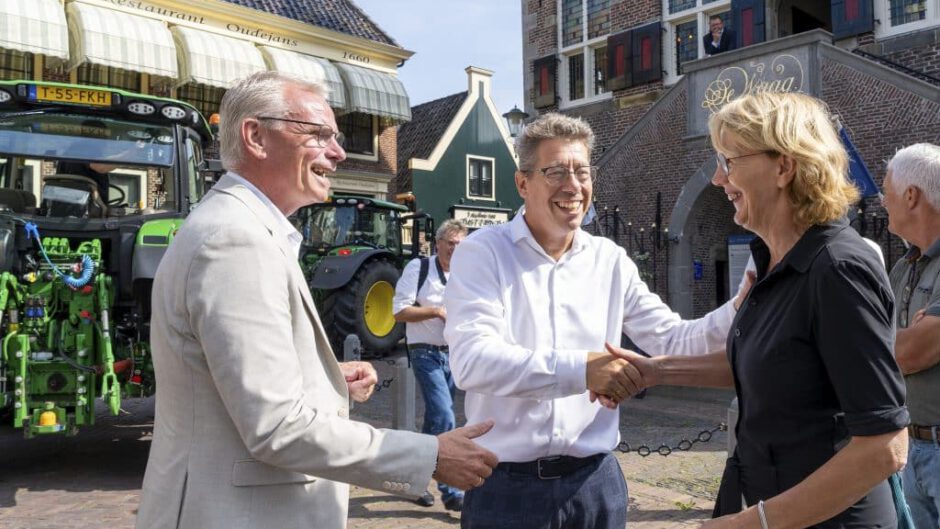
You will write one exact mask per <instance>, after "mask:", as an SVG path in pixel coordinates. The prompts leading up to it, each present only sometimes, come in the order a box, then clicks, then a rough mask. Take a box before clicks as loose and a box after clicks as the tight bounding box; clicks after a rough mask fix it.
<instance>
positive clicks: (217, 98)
mask: <svg viewBox="0 0 940 529" xmlns="http://www.w3.org/2000/svg"><path fill="white" fill-rule="evenodd" d="M223 95H225V89H224V88H218V87H215V86H208V85H204V84H196V83H189V84H184V85H183V86H181V87H179V88H178V89H177V90H176V98H177V99H179V100H180V101H185V102H187V103H189V104H190V105H192V106H194V107H196V110H198V111H199V112H201V113H202V115H203V116H205V118H206V119H209V116H211V115H212V114H215V113H216V112H218V111H219V105H220V104H221V103H222V96H223Z"/></svg>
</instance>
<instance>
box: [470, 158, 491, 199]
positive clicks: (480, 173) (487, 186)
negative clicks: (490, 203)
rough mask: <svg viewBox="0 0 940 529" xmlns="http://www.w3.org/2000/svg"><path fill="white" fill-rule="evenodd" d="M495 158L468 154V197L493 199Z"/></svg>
mask: <svg viewBox="0 0 940 529" xmlns="http://www.w3.org/2000/svg"><path fill="white" fill-rule="evenodd" d="M495 161H496V160H495V159H493V158H484V157H482V156H469V155H468V156H467V198H478V199H488V200H493V199H495V198H496V196H495V195H494V193H493V165H494V163H495Z"/></svg>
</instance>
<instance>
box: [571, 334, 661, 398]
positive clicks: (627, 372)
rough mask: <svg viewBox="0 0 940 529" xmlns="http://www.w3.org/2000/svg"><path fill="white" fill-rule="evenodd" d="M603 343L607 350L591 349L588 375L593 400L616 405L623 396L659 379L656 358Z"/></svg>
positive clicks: (646, 386)
mask: <svg viewBox="0 0 940 529" xmlns="http://www.w3.org/2000/svg"><path fill="white" fill-rule="evenodd" d="M604 345H605V347H606V348H607V352H606V353H588V360H587V370H586V371H587V373H586V377H587V388H588V390H590V392H591V402H594V401H595V400H600V402H601V404H602V405H604V407H606V408H610V409H614V408H616V407H617V405H618V404H620V403H621V402H623V401H624V400H626V399H629V398H630V397H632V396H634V395H636V394H637V393H639V392H641V391H643V390H644V389H646V388H649V387H652V386H655V385H657V384H659V383H660V378H661V377H660V374H659V371H658V368H657V365H656V362H655V360H653V359H652V358H647V357H645V356H642V355H640V354H637V353H634V352H633V351H629V350H627V349H621V348H620V347H614V346H613V345H610V344H609V343H605V344H604Z"/></svg>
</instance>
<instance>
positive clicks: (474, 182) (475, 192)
mask: <svg viewBox="0 0 940 529" xmlns="http://www.w3.org/2000/svg"><path fill="white" fill-rule="evenodd" d="M480 180H481V178H480V160H470V196H472V197H477V196H480Z"/></svg>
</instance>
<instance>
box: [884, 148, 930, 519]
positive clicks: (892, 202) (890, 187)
mask: <svg viewBox="0 0 940 529" xmlns="http://www.w3.org/2000/svg"><path fill="white" fill-rule="evenodd" d="M884 206H885V209H886V210H887V212H888V231H890V232H892V233H894V234H895V235H897V236H898V237H901V238H902V239H904V240H906V241H908V242H909V243H911V249H910V251H909V252H907V255H905V256H904V257H902V258H901V259H900V260H898V262H897V264H895V265H894V268H893V269H892V270H891V287H892V289H893V290H894V297H895V299H896V300H897V304H898V305H897V314H896V316H897V317H896V318H895V321H896V322H897V326H898V336H897V340H896V341H895V344H894V353H895V357H896V358H897V359H898V365H900V366H901V371H902V372H903V373H904V381H905V383H906V385H907V402H908V406H909V407H910V409H911V422H912V423H913V424H911V425H910V426H909V427H908V434H909V435H910V438H911V441H910V443H911V446H910V454H908V461H907V466H906V467H904V495H905V496H907V502H908V504H910V506H911V515H912V517H913V519H914V525H915V527H918V528H920V527H937V526H938V524H940V440H938V438H940V147H938V146H936V145H931V144H929V143H919V144H916V145H911V146H910V147H906V148H904V149H901V150H900V151H898V152H897V154H895V155H894V157H893V158H891V161H890V162H888V174H887V176H885V181H884Z"/></svg>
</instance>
